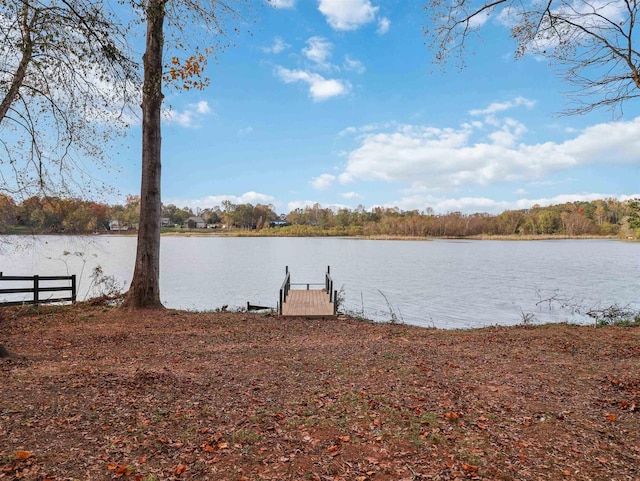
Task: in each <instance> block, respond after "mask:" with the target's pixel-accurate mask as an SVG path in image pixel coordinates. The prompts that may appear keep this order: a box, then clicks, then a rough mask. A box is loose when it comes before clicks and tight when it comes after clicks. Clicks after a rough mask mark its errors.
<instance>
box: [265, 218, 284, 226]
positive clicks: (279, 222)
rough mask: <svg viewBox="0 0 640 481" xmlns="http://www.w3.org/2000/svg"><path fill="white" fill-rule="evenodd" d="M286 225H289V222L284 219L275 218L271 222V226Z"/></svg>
mask: <svg viewBox="0 0 640 481" xmlns="http://www.w3.org/2000/svg"><path fill="white" fill-rule="evenodd" d="M285 225H289V223H288V222H287V221H286V220H284V219H275V220H272V221H271V222H269V227H284V226H285Z"/></svg>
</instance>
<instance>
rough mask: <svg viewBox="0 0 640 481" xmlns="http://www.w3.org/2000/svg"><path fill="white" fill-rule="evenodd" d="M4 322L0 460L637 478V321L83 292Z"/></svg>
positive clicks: (129, 476)
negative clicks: (514, 323) (195, 308)
mask: <svg viewBox="0 0 640 481" xmlns="http://www.w3.org/2000/svg"><path fill="white" fill-rule="evenodd" d="M0 332H2V339H1V340H2V343H3V344H4V345H5V346H6V347H7V348H8V349H9V350H10V351H11V352H13V353H15V354H17V355H18V356H17V357H13V358H8V359H3V360H1V361H0V383H1V386H2V396H1V397H0V479H11V480H14V479H24V480H39V481H44V480H74V479H84V480H118V479H123V480H132V481H154V480H206V479H216V480H230V481H231V480H237V481H241V480H287V479H291V480H294V479H295V480H319V481H325V480H357V481H366V480H403V481H404V480H422V479H428V480H466V479H475V480H531V479H571V480H637V479H640V409H639V408H638V405H639V404H640V330H639V329H632V328H621V327H603V328H598V329H595V328H593V327H586V326H572V325H566V324H555V325H544V326H518V327H487V328H483V329H476V330H462V331H445V330H436V329H425V328H420V327H415V326H407V325H402V324H376V323H369V322H364V321H359V320H354V319H350V318H346V317H340V318H338V319H327V320H305V319H288V318H287V319H280V318H278V317H276V316H270V315H261V314H248V313H226V312H219V313H193V312H181V311H172V310H155V311H140V312H125V311H121V310H118V309H116V308H105V307H100V306H89V305H78V306H74V307H65V308H61V307H50V308H42V309H40V310H37V311H33V310H32V311H27V312H22V313H21V312H20V311H10V310H7V311H2V312H0Z"/></svg>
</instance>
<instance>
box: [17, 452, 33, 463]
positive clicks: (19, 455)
mask: <svg viewBox="0 0 640 481" xmlns="http://www.w3.org/2000/svg"><path fill="white" fill-rule="evenodd" d="M30 457H31V453H30V452H29V451H18V452H17V453H16V461H25V460H27V459H29V458H30Z"/></svg>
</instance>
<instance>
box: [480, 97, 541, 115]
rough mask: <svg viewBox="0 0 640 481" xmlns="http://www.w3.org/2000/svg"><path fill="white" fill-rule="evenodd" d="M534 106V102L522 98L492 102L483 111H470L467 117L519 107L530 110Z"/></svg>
mask: <svg viewBox="0 0 640 481" xmlns="http://www.w3.org/2000/svg"><path fill="white" fill-rule="evenodd" d="M535 104H536V103H535V101H534V100H529V99H527V98H524V97H516V98H515V99H513V100H508V101H506V102H494V103H492V104H490V105H489V106H488V107H486V108H484V109H477V110H470V111H469V115H493V114H496V113H498V112H503V111H505V110H509V109H513V108H515V107H520V106H524V107H527V108H529V109H530V108H533V107H534V106H535Z"/></svg>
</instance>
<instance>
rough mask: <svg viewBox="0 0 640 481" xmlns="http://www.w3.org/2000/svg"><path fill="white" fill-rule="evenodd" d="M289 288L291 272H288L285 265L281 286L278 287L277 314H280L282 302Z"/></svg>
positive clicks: (287, 267) (285, 298)
mask: <svg viewBox="0 0 640 481" xmlns="http://www.w3.org/2000/svg"><path fill="white" fill-rule="evenodd" d="M290 289H291V273H290V272H289V266H286V267H285V276H284V281H283V282H282V286H281V287H280V300H279V302H278V314H280V315H282V304H284V303H285V301H286V300H287V295H288V294H289V290H290Z"/></svg>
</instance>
